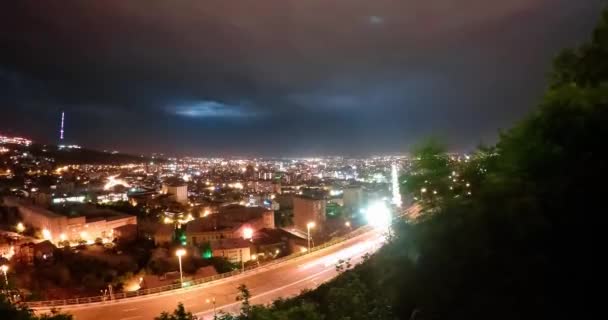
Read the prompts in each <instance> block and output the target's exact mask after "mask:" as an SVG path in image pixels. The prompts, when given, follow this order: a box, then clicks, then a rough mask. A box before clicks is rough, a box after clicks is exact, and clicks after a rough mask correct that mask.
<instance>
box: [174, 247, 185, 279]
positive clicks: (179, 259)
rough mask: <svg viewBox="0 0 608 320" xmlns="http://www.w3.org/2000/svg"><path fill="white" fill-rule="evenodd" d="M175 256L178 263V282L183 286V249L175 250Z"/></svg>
mask: <svg viewBox="0 0 608 320" xmlns="http://www.w3.org/2000/svg"><path fill="white" fill-rule="evenodd" d="M175 255H176V256H177V260H178V261H179V282H180V283H181V286H182V287H183V286H184V276H183V273H182V256H185V255H186V250H185V249H177V251H175Z"/></svg>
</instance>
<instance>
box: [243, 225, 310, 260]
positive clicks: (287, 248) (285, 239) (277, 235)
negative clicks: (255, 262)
mask: <svg viewBox="0 0 608 320" xmlns="http://www.w3.org/2000/svg"><path fill="white" fill-rule="evenodd" d="M253 244H254V245H255V248H256V254H257V255H258V256H262V257H276V256H283V255H289V254H292V253H296V252H301V251H302V249H306V247H307V240H306V238H305V237H304V238H303V237H301V236H300V235H297V234H294V233H291V232H289V231H287V230H284V229H280V228H279V229H262V230H259V231H258V232H256V233H255V235H254V237H253Z"/></svg>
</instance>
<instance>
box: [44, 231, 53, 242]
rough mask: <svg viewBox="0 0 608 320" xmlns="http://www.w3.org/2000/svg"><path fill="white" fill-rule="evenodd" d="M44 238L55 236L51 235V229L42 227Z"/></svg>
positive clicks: (50, 238) (48, 238)
mask: <svg viewBox="0 0 608 320" xmlns="http://www.w3.org/2000/svg"><path fill="white" fill-rule="evenodd" d="M42 238H44V240H52V239H53V236H52V235H51V232H50V231H49V229H42Z"/></svg>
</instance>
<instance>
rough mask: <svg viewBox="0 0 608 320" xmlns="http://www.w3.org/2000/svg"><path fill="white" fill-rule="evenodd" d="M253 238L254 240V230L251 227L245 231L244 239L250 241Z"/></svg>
mask: <svg viewBox="0 0 608 320" xmlns="http://www.w3.org/2000/svg"><path fill="white" fill-rule="evenodd" d="M251 238H253V229H251V228H249V227H247V228H245V229H243V239H245V240H249V239H251Z"/></svg>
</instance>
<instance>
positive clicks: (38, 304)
mask: <svg viewBox="0 0 608 320" xmlns="http://www.w3.org/2000/svg"><path fill="white" fill-rule="evenodd" d="M369 230H371V228H369V227H367V226H363V227H360V228H358V229H356V230H354V231H352V232H350V233H348V234H346V235H345V236H342V237H339V238H335V239H333V240H331V241H328V242H326V243H323V244H321V245H318V246H315V247H312V248H310V252H298V253H294V254H291V255H288V256H285V257H282V258H279V259H275V260H272V261H269V262H267V263H263V264H260V265H259V266H258V265H254V266H249V267H247V268H245V269H244V271H243V270H234V271H230V272H225V273H221V274H217V275H214V276H210V277H205V278H199V279H195V280H191V281H188V282H187V283H188V285H186V286H182V284H181V283H176V284H172V285H167V286H162V287H156V288H149V289H143V290H137V291H132V292H120V293H115V294H112V296H111V297H110V296H109V295H106V296H93V297H83V298H73V299H63V300H47V301H27V302H25V304H26V305H27V306H28V307H30V308H33V309H36V308H41V309H43V308H55V307H64V306H77V305H86V304H90V303H99V302H108V303H110V302H114V301H119V300H123V299H128V298H135V297H140V296H147V295H151V294H158V293H164V292H168V291H172V290H178V289H186V288H188V289H192V288H196V287H200V286H202V285H204V284H208V283H210V282H213V281H217V280H221V279H226V278H230V277H233V276H237V275H242V274H246V273H250V271H254V270H256V269H260V268H266V267H269V266H273V265H277V264H280V263H283V262H285V261H288V260H292V259H296V258H299V257H303V256H305V255H307V254H310V253H313V252H316V251H319V250H322V249H325V248H327V247H331V246H333V245H336V244H339V243H342V242H345V241H347V240H349V239H352V238H354V237H357V236H359V235H362V234H364V233H365V232H367V231H369Z"/></svg>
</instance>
